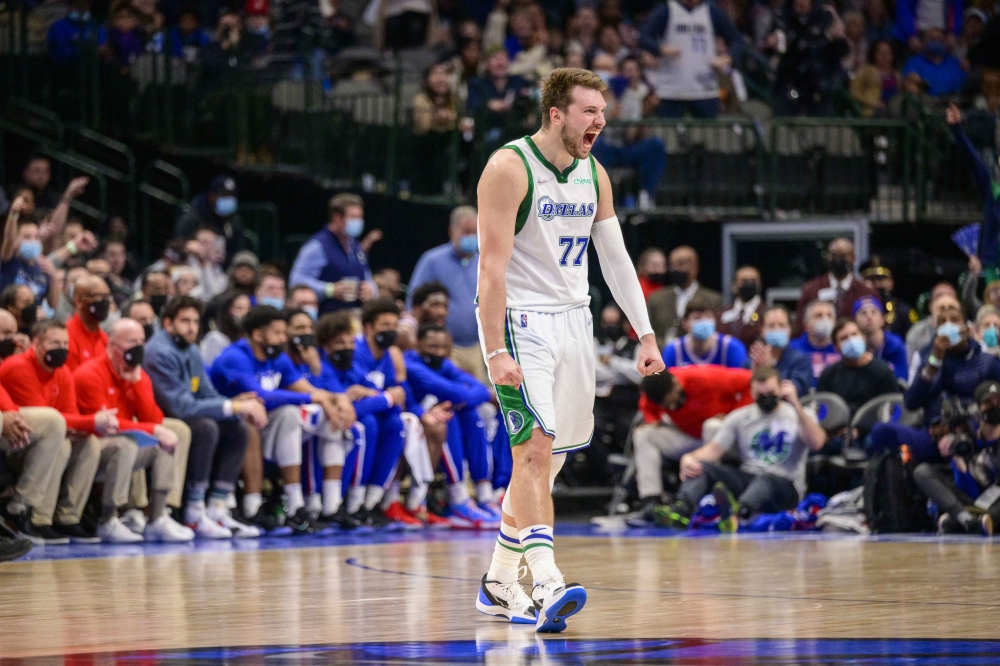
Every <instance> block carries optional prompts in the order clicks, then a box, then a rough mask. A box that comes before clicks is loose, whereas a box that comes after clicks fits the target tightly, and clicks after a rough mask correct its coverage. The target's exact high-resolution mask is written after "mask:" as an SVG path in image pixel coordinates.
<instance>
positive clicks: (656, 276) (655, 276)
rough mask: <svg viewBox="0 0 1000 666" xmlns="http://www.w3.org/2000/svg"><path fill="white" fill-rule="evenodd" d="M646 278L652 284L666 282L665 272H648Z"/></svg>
mask: <svg viewBox="0 0 1000 666" xmlns="http://www.w3.org/2000/svg"><path fill="white" fill-rule="evenodd" d="M646 279H647V280H649V281H650V282H652V283H653V284H666V283H667V274H666V273H650V274H648V275H647V276H646Z"/></svg>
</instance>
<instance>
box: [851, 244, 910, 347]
mask: <svg viewBox="0 0 1000 666" xmlns="http://www.w3.org/2000/svg"><path fill="white" fill-rule="evenodd" d="M861 277H862V278H864V281H865V284H866V285H868V286H869V287H871V288H872V289H873V290H874V291H875V293H876V294H878V298H879V300H880V301H882V305H883V307H884V308H885V325H886V327H887V329H888V330H889V331H891V332H892V333H895V334H896V335H898V336H899V337H901V338H905V337H906V334H907V333H908V332H909V330H910V327H911V326H913V325H914V324H916V323H917V311H916V310H914V309H913V308H912V307H911V306H910V304H909V303H907V302H906V301H904V300H902V299H900V298H896V297H895V296H893V295H892V290H893V289H894V288H895V286H896V282H895V280H893V278H892V271H891V270H889V268H888V267H887V266H883V265H882V260H881V259H880V258H879V257H878V256H877V255H876V256H872V257H869V259H868V260H867V261H865V262H864V263H862V264H861Z"/></svg>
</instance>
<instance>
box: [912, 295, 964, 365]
mask: <svg viewBox="0 0 1000 666" xmlns="http://www.w3.org/2000/svg"><path fill="white" fill-rule="evenodd" d="M942 297H947V298H948V299H950V300H953V301H955V302H956V303H957V302H958V292H957V291H955V287H953V286H952V284H951V283H950V282H938V283H937V284H936V285H934V286H933V287H932V288H931V297H930V298H929V299H927V311H928V312H929V313H930V314H928V315H927V316H926V317H924V318H923V319H921V320H920V321H918V322H917V323H915V324H914V325H913V326H911V327H910V330H909V331H908V332H907V334H906V355H907V356H908V357H909V358H913V356H914V354H916V353H918V352H919V351H920V350H921V349H923V348H924V347H926V346H928V345H929V344H931V342H933V341H934V330H935V329H936V328H937V325H936V324H935V323H934V322H935V320H936V319H937V314H938V313H937V311H936V309H937V302H938V300H940V299H941V298H942Z"/></svg>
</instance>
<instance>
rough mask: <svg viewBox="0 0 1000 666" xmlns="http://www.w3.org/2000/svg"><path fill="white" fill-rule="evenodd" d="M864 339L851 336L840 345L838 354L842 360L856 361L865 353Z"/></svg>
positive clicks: (858, 336)
mask: <svg viewBox="0 0 1000 666" xmlns="http://www.w3.org/2000/svg"><path fill="white" fill-rule="evenodd" d="M865 349H866V347H865V339H864V338H863V337H861V336H860V335H852V336H851V337H849V338H847V339H846V340H844V341H843V342H841V343H840V354H841V355H842V356H843V357H844V358H849V359H851V360H852V361H856V360H858V359H859V358H861V357H862V356H863V355H864V353H865Z"/></svg>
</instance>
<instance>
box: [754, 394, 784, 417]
mask: <svg viewBox="0 0 1000 666" xmlns="http://www.w3.org/2000/svg"><path fill="white" fill-rule="evenodd" d="M754 402H756V403H757V406H758V407H760V411H762V412H764V413H766V414H769V413H771V412H773V411H774V410H775V409H776V408H777V407H778V403H779V402H781V398H779V397H778V396H777V394H775V393H764V394H761V395H759V396H757V399H756V400H755V401H754Z"/></svg>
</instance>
